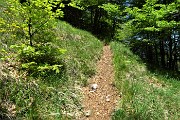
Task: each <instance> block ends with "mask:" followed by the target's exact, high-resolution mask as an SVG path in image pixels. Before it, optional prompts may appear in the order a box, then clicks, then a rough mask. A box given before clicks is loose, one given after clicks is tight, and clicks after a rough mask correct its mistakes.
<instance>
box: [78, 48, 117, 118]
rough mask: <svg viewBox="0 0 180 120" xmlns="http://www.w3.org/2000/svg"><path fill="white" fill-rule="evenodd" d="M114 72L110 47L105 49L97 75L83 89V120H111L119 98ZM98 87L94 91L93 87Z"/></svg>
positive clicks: (98, 64)
mask: <svg viewBox="0 0 180 120" xmlns="http://www.w3.org/2000/svg"><path fill="white" fill-rule="evenodd" d="M113 80H114V71H113V64H112V53H111V50H110V46H104V47H103V55H102V57H101V59H100V60H99V61H98V62H97V74H96V75H95V76H94V77H92V78H91V79H90V80H89V85H88V86H87V87H84V88H83V92H84V93H83V94H84V100H83V105H84V111H85V115H84V117H83V118H82V119H81V120H110V119H111V116H112V113H113V111H114V109H115V107H116V105H117V100H118V98H119V96H118V92H117V90H116V88H115V86H114V82H113ZM93 84H94V85H97V89H94V91H93V90H92V86H91V85H93Z"/></svg>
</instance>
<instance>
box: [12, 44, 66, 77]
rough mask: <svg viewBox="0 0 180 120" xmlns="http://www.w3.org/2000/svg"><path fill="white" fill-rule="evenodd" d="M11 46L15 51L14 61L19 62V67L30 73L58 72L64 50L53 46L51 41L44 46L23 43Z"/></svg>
mask: <svg viewBox="0 0 180 120" xmlns="http://www.w3.org/2000/svg"><path fill="white" fill-rule="evenodd" d="M11 48H12V49H14V50H15V51H17V55H16V61H19V62H20V63H21V67H20V68H22V69H25V70H27V71H28V72H29V73H30V74H38V73H40V74H45V73H48V72H50V71H55V72H56V73H59V72H60V68H61V67H62V65H61V64H62V62H61V61H62V58H61V55H62V54H63V53H64V51H65V50H63V49H59V48H57V47H54V46H53V45H52V43H46V44H45V45H44V46H42V45H39V44H38V45H37V46H35V47H34V46H33V47H32V46H29V45H25V44H21V45H11Z"/></svg>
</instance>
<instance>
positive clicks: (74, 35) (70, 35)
mask: <svg viewBox="0 0 180 120" xmlns="http://www.w3.org/2000/svg"><path fill="white" fill-rule="evenodd" d="M56 32H57V37H58V38H60V39H61V40H59V41H55V43H54V44H55V45H56V46H59V47H60V48H65V49H66V50H67V52H66V54H64V55H63V56H62V58H63V61H64V64H65V65H64V67H65V71H64V72H63V75H56V74H54V75H50V76H47V77H45V78H34V77H27V76H25V75H23V72H20V73H19V72H18V71H16V70H15V69H13V68H8V67H7V66H6V65H5V64H4V63H3V62H2V61H0V66H1V67H0V119H1V118H2V117H3V118H2V119H5V118H6V117H7V116H9V117H13V116H14V117H16V119H30V120H31V119H39V120H40V119H43V120H46V119H47V120H51V119H52V120H55V119H58V120H59V119H65V118H64V117H66V116H69V117H72V118H74V117H77V116H78V115H79V114H80V110H81V105H80V103H79V97H80V92H79V90H78V88H79V87H78V86H80V85H84V84H86V81H87V79H88V77H89V76H91V75H92V74H94V73H95V69H94V68H95V63H96V62H95V61H96V60H97V59H98V58H99V56H100V54H101V50H102V43H101V42H100V41H99V40H98V39H97V38H95V37H94V36H92V35H91V34H90V33H88V32H85V31H82V30H79V29H76V28H73V27H72V26H71V25H69V24H67V23H65V22H61V21H59V23H58V26H57V28H56ZM1 47H2V46H1Z"/></svg>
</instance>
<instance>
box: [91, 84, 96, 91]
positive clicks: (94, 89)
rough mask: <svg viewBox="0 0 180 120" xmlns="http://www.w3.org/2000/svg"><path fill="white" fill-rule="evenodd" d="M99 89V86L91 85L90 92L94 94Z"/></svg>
mask: <svg viewBox="0 0 180 120" xmlns="http://www.w3.org/2000/svg"><path fill="white" fill-rule="evenodd" d="M97 88H98V85H97V84H91V85H90V91H92V92H95V91H96V90H97Z"/></svg>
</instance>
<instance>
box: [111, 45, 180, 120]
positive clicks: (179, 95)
mask: <svg viewBox="0 0 180 120" xmlns="http://www.w3.org/2000/svg"><path fill="white" fill-rule="evenodd" d="M111 48H112V51H113V53H114V60H113V61H114V68H115V85H116V87H117V88H118V89H119V91H120V92H121V94H122V98H121V99H120V103H119V106H118V109H117V111H116V112H115V113H114V115H113V120H121V119H125V120H130V119H131V120H133V119H134V120H135V119H136V120H137V119H138V120H167V119H170V120H178V119H179V118H180V84H179V81H178V79H174V78H171V77H168V76H164V75H159V74H157V73H150V72H149V71H148V70H147V69H146V66H145V65H144V64H143V63H142V62H141V60H140V59H139V58H138V57H137V56H135V55H133V53H132V52H131V51H130V50H129V49H128V48H127V47H126V46H125V45H123V44H121V43H117V42H113V43H111Z"/></svg>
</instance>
